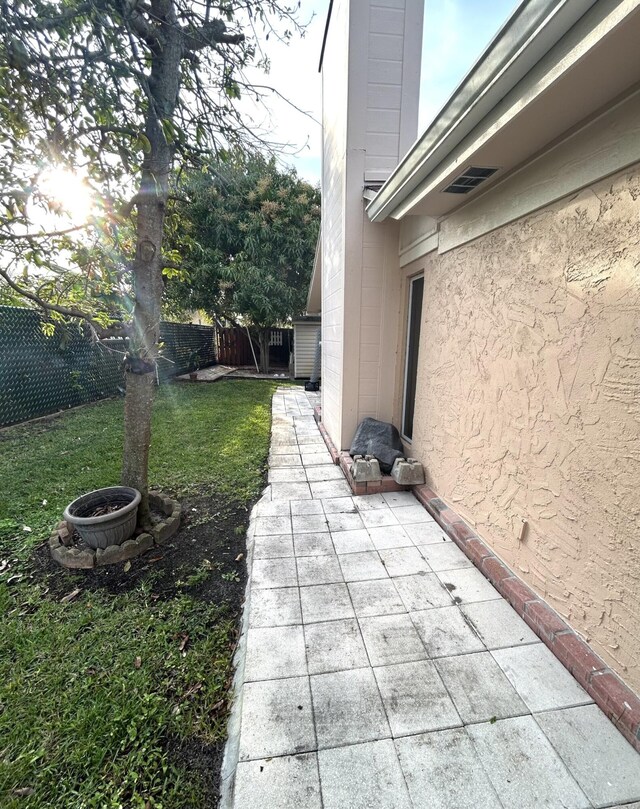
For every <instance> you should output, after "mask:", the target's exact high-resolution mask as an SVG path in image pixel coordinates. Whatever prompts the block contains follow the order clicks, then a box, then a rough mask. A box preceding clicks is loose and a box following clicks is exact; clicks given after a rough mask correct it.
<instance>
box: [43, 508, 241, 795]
mask: <svg viewBox="0 0 640 809" xmlns="http://www.w3.org/2000/svg"><path fill="white" fill-rule="evenodd" d="M169 494H170V493H169ZM181 503H182V506H183V519H182V522H181V526H180V530H179V532H178V533H177V534H176V535H175V536H174V537H173V538H172V539H171V540H170V541H169V542H168V543H167V544H166V545H164V546H162V547H161V548H153V549H152V550H150V551H149V552H148V553H146V554H144V555H143V556H140V557H138V558H136V559H132V560H130V563H129V566H127V563H124V564H117V565H109V566H105V567H100V568H95V569H94V570H77V571H76V570H67V569H65V568H62V567H60V566H59V565H58V564H57V563H56V562H54V561H53V559H51V556H50V555H49V549H48V547H47V544H46V543H44V544H43V545H40V546H38V547H37V548H36V549H35V551H34V553H33V556H32V570H31V576H32V578H33V579H35V580H39V581H40V582H42V583H43V584H45V586H46V587H47V588H48V592H47V597H48V598H52V599H58V600H59V599H60V598H63V597H64V596H66V595H68V594H69V593H72V592H73V591H74V590H75V589H82V590H83V591H97V590H103V591H107V592H109V593H113V594H118V593H122V592H125V591H127V590H131V589H133V588H137V587H139V586H140V584H141V583H143V582H144V581H145V580H149V581H150V582H151V588H150V589H151V594H150V598H155V599H170V598H173V597H174V596H177V595H180V594H182V593H187V594H188V595H189V596H190V597H191V598H193V599H195V600H200V601H204V602H208V603H211V602H214V603H216V604H222V603H224V602H226V605H227V610H228V611H227V615H228V616H230V617H233V618H235V620H236V621H237V622H238V624H239V621H240V617H241V611H242V604H243V600H244V591H245V585H246V564H245V554H246V530H247V527H248V523H249V511H248V510H247V509H245V508H239V507H238V506H237V505H236V504H233V503H231V502H229V501H228V500H225V499H224V498H221V497H219V496H217V495H216V494H214V493H208V494H204V493H201V494H198V495H195V496H193V497H189V498H185V499H182V500H181ZM238 557H240V558H238ZM209 565H210V566H211V572H210V574H209V575H208V576H207V577H206V578H205V579H204V580H203V581H200V582H198V583H196V584H193V585H189V584H187V585H185V581H186V580H187V579H188V578H189V576H191V575H194V574H196V573H197V572H198V571H201V570H203V568H207V569H209ZM125 568H126V569H125ZM223 575H226V577H227V578H222V576H223ZM223 751H224V742H221V743H220V744H217V745H206V744H203V743H202V742H200V741H199V740H198V739H190V740H188V741H186V742H185V741H184V740H179V739H175V738H171V737H169V738H168V739H167V752H168V755H169V756H170V757H172V758H174V759H177V760H178V761H183V762H186V763H188V766H189V768H190V769H192V770H198V771H199V772H200V773H201V775H202V776H203V780H204V782H205V785H206V789H207V803H206V805H207V806H216V805H217V801H218V796H219V792H218V790H219V780H220V767H221V763H222V755H223Z"/></svg>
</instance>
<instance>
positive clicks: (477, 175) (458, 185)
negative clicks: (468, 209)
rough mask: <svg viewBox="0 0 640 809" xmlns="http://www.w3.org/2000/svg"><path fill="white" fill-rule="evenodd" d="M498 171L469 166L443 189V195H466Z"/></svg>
mask: <svg viewBox="0 0 640 809" xmlns="http://www.w3.org/2000/svg"><path fill="white" fill-rule="evenodd" d="M496 171H498V169H490V168H482V167H480V166H470V167H469V168H468V169H467V170H466V171H464V172H463V173H462V174H461V175H460V176H459V177H456V179H455V180H454V181H453V182H452V183H450V184H449V185H448V186H447V187H446V188H444V189H443V191H444V193H445V194H468V193H469V191H473V189H474V188H477V187H478V186H479V185H480V183H483V182H484V181H485V180H486V179H488V178H489V177H491V175H492V174H495V173H496Z"/></svg>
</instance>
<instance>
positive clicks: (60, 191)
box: [38, 166, 96, 226]
mask: <svg viewBox="0 0 640 809" xmlns="http://www.w3.org/2000/svg"><path fill="white" fill-rule="evenodd" d="M38 189H39V191H40V193H41V194H42V196H43V197H44V198H45V199H46V200H47V203H48V205H49V207H50V209H51V211H52V212H53V213H55V214H57V215H58V216H61V217H64V218H65V219H67V220H68V221H69V222H70V223H71V224H72V225H74V226H75V225H82V224H84V223H85V222H86V221H87V220H88V219H89V217H90V216H91V214H92V213H93V211H94V208H95V203H96V200H95V197H94V194H93V192H92V190H91V188H90V187H89V185H88V183H87V181H86V179H84V178H83V177H81V176H80V175H79V174H76V173H75V172H73V171H71V170H70V169H67V168H64V167H62V166H52V167H51V168H48V169H45V171H43V172H42V174H41V175H40V178H39V180H38Z"/></svg>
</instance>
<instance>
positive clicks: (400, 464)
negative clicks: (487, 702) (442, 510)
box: [391, 458, 424, 486]
mask: <svg viewBox="0 0 640 809" xmlns="http://www.w3.org/2000/svg"><path fill="white" fill-rule="evenodd" d="M391 477H392V478H393V479H394V480H395V482H396V483H398V484H399V485H400V486H420V485H421V484H422V483H424V469H423V468H422V464H421V463H420V462H419V461H417V460H416V459H415V458H396V460H395V461H394V462H393V467H392V468H391Z"/></svg>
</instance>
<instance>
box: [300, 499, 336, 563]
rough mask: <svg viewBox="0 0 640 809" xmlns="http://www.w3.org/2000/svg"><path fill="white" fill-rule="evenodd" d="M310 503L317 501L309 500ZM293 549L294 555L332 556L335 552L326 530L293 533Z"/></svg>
mask: <svg viewBox="0 0 640 809" xmlns="http://www.w3.org/2000/svg"><path fill="white" fill-rule="evenodd" d="M309 502H310V503H315V502H317V501H315V500H310V501H309ZM293 550H294V553H295V555H296V556H332V555H333V554H335V550H334V547H333V542H332V541H331V535H330V534H329V532H328V531H327V532H326V533H324V532H317V533H313V534H294V535H293Z"/></svg>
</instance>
